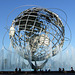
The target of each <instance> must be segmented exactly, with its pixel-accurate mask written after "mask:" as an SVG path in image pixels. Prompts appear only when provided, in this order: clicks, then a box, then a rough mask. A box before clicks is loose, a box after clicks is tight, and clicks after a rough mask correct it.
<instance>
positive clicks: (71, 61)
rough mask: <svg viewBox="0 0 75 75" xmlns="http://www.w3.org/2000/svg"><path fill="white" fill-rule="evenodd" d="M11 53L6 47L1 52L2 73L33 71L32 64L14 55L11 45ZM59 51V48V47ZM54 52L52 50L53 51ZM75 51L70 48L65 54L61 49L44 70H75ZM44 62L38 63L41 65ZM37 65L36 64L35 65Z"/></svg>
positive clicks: (0, 67)
mask: <svg viewBox="0 0 75 75" xmlns="http://www.w3.org/2000/svg"><path fill="white" fill-rule="evenodd" d="M9 49H10V51H6V50H5V49H4V47H3V48H2V50H1V51H0V71H14V70H15V68H21V69H22V70H23V71H27V70H28V71H32V68H31V66H30V63H29V62H28V61H27V60H25V59H23V58H22V57H21V56H20V55H18V53H16V52H15V53H12V48H11V44H10V46H9ZM58 49H59V47H58ZM51 51H52V49H51ZM74 53H75V50H74V49H73V48H71V47H70V48H68V49H67V50H65V51H64V52H63V51H62V49H61V48H60V52H59V53H58V54H57V55H56V56H54V57H52V54H51V58H49V59H48V62H47V63H46V64H45V66H44V67H43V70H45V69H47V70H48V69H50V70H51V71H58V70H59V67H60V68H65V70H70V68H71V67H73V68H74V69H75V54H74ZM31 56H32V55H31V52H30V50H29V60H30V61H32V58H31ZM41 63H42V62H40V63H37V64H38V65H40V64H41ZM34 65H35V64H34Z"/></svg>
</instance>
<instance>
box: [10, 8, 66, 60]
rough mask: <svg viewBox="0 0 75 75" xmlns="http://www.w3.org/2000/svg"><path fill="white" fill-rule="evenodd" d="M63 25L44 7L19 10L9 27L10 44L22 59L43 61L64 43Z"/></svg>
mask: <svg viewBox="0 0 75 75" xmlns="http://www.w3.org/2000/svg"><path fill="white" fill-rule="evenodd" d="M64 32H65V30H64V25H63V23H62V21H61V19H60V18H59V16H58V15H57V14H55V13H54V12H51V11H50V10H48V9H46V8H37V7H35V8H30V9H27V10H25V11H23V12H21V13H20V14H19V15H18V16H17V17H16V18H15V19H14V20H13V21H12V25H11V27H10V32H9V37H10V40H11V43H12V46H13V48H14V49H15V50H17V52H18V54H20V55H21V56H22V57H23V58H24V59H27V60H29V58H30V57H31V58H32V61H43V60H46V59H48V58H50V57H52V56H55V55H56V54H57V53H59V50H58V49H57V48H58V47H63V44H64V35H65V34H64Z"/></svg>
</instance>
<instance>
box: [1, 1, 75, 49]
mask: <svg viewBox="0 0 75 75" xmlns="http://www.w3.org/2000/svg"><path fill="white" fill-rule="evenodd" d="M23 5H37V6H40V7H43V8H59V9H62V10H63V11H65V13H66V14H67V23H68V25H69V27H70V30H71V33H72V39H71V43H70V44H71V45H72V46H73V47H74V48H75V38H74V37H75V25H74V24H75V23H74V22H75V0H0V49H1V48H2V46H3V45H2V39H3V37H4V34H5V32H6V29H5V28H6V26H10V25H11V23H9V22H8V25H7V24H6V22H7V17H8V15H9V13H10V12H11V11H12V10H13V9H15V8H16V7H19V6H23ZM19 12H20V10H19ZM13 13H14V12H13ZM17 13H18V12H16V10H15V13H14V14H17ZM17 15H18V14H17ZM17 15H16V16H17ZM13 16H14V15H13V14H10V16H9V21H10V20H12V18H13V19H14V17H13ZM16 16H15V17H16ZM5 42H6V44H8V40H7V38H6V39H5Z"/></svg>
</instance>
